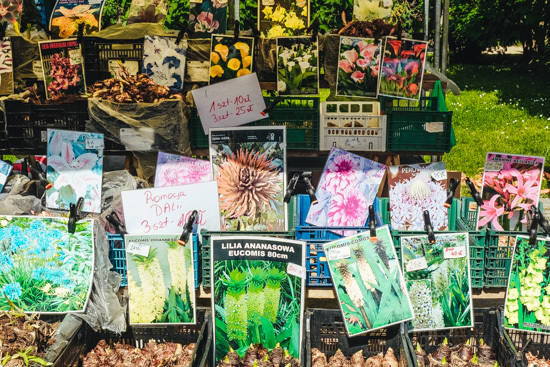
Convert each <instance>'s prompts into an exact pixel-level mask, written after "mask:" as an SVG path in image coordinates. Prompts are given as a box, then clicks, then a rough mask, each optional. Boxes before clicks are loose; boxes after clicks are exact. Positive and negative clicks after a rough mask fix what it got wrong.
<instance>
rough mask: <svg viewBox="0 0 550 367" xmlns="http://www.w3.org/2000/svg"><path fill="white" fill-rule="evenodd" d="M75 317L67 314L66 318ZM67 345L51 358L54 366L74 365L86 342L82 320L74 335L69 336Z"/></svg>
mask: <svg viewBox="0 0 550 367" xmlns="http://www.w3.org/2000/svg"><path fill="white" fill-rule="evenodd" d="M68 317H73V316H71V315H69V314H68V315H66V316H65V318H68ZM67 341H68V343H67V345H66V346H65V347H63V349H62V350H61V352H60V353H59V354H57V355H56V356H55V357H53V358H47V359H51V360H50V361H49V362H51V363H53V365H52V366H53V367H66V366H73V365H74V364H75V363H76V362H77V360H78V357H79V356H80V353H81V352H82V351H83V350H84V345H85V343H86V332H85V327H84V325H83V322H82V321H81V326H80V327H79V328H78V329H77V330H76V331H75V333H74V334H73V335H71V336H70V337H67Z"/></svg>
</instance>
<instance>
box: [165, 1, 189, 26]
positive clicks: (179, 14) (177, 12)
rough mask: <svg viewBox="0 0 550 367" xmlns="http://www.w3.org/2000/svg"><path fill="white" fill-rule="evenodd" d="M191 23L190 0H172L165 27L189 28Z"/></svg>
mask: <svg viewBox="0 0 550 367" xmlns="http://www.w3.org/2000/svg"><path fill="white" fill-rule="evenodd" d="M188 24H189V0H171V1H170V6H169V7H168V14H167V16H166V22H165V23H164V25H165V27H166V28H168V29H181V28H182V27H185V29H186V28H187V25H188Z"/></svg>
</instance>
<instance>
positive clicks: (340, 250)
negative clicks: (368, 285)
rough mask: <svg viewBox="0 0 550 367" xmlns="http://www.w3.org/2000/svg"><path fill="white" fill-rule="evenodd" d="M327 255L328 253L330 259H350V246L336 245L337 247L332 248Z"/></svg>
mask: <svg viewBox="0 0 550 367" xmlns="http://www.w3.org/2000/svg"><path fill="white" fill-rule="evenodd" d="M327 255H328V256H327V257H328V259H329V261H334V260H340V259H349V258H350V256H351V251H350V247H349V246H346V247H336V248H333V249H330V250H329V251H328V254H327Z"/></svg>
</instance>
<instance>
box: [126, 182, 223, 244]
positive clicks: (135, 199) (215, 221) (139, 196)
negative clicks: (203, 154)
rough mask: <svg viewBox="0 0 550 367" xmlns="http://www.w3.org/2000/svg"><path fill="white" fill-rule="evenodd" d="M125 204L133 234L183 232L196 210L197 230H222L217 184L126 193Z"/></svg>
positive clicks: (129, 231) (128, 228)
mask: <svg viewBox="0 0 550 367" xmlns="http://www.w3.org/2000/svg"><path fill="white" fill-rule="evenodd" d="M122 205H123V209H124V220H125V224H126V230H127V231H128V233H129V234H143V233H147V234H173V233H181V232H183V226H184V225H185V224H186V223H187V220H188V219H189V216H190V215H191V213H192V212H193V210H197V211H198V213H199V215H198V216H197V220H196V221H195V226H196V227H197V231H200V230H201V229H202V228H205V229H208V230H210V231H219V230H220V206H219V202H218V183H217V182H216V181H207V182H200V183H196V184H189V185H182V186H172V187H158V188H148V189H140V190H130V191H122Z"/></svg>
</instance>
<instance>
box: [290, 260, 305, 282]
mask: <svg viewBox="0 0 550 367" xmlns="http://www.w3.org/2000/svg"><path fill="white" fill-rule="evenodd" d="M286 272H287V273H288V274H290V275H295V276H297V277H299V278H302V279H306V268H305V267H303V266H301V265H298V264H293V263H288V265H287V266H286Z"/></svg>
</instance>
